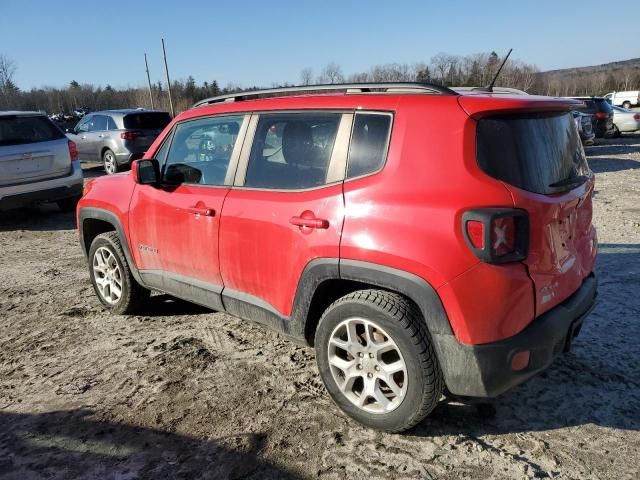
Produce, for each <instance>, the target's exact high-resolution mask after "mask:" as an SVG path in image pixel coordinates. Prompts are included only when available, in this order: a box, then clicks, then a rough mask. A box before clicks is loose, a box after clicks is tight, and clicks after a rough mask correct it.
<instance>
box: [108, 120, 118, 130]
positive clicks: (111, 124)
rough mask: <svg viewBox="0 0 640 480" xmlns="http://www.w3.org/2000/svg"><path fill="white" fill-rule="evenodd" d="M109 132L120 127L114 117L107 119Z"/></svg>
mask: <svg viewBox="0 0 640 480" xmlns="http://www.w3.org/2000/svg"><path fill="white" fill-rule="evenodd" d="M107 130H118V126H117V125H116V122H115V120H114V119H113V117H107Z"/></svg>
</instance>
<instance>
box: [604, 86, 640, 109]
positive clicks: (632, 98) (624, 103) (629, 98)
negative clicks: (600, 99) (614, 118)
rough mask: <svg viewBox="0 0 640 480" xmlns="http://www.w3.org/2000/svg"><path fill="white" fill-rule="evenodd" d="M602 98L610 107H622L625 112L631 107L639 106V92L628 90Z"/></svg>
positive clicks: (608, 94)
mask: <svg viewBox="0 0 640 480" xmlns="http://www.w3.org/2000/svg"><path fill="white" fill-rule="evenodd" d="M604 98H605V99H606V100H607V102H609V103H610V104H611V105H615V106H617V107H624V108H626V109H627V110H628V109H629V108H631V107H637V106H640V90H629V91H626V92H611V93H607V94H606V95H605V96H604Z"/></svg>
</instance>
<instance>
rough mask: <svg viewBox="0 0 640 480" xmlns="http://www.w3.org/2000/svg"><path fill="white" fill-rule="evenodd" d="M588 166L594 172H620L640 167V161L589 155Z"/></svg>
mask: <svg viewBox="0 0 640 480" xmlns="http://www.w3.org/2000/svg"><path fill="white" fill-rule="evenodd" d="M588 161H589V166H590V167H591V170H593V171H594V172H595V173H606V172H620V171H623V170H635V169H637V168H640V161H638V160H627V159H623V158H609V157H589V159H588Z"/></svg>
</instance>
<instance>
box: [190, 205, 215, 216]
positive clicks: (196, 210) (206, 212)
mask: <svg viewBox="0 0 640 480" xmlns="http://www.w3.org/2000/svg"><path fill="white" fill-rule="evenodd" d="M185 210H186V211H187V212H189V213H193V214H194V215H202V216H204V217H215V216H216V211H215V210H214V209H213V208H204V207H187V208H185Z"/></svg>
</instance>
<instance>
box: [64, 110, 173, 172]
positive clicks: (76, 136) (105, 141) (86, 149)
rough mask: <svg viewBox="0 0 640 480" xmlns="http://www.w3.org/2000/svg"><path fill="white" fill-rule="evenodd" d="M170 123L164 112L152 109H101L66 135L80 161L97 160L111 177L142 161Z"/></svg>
mask: <svg viewBox="0 0 640 480" xmlns="http://www.w3.org/2000/svg"><path fill="white" fill-rule="evenodd" d="M170 121H171V116H170V115H169V114H168V113H167V112H159V111H156V110H145V109H141V108H138V109H123V110H104V111H102V112H94V113H90V114H88V115H86V116H85V117H83V118H82V120H80V121H79V122H78V124H77V125H76V126H75V127H74V128H73V129H72V130H67V135H68V136H69V138H70V139H71V140H73V141H74V142H76V144H77V145H78V154H79V156H80V160H82V161H101V162H102V163H103V164H104V169H105V171H106V172H107V173H109V174H112V173H117V172H118V171H120V170H122V169H124V168H126V167H128V166H129V165H130V164H131V162H132V161H133V160H137V159H139V158H142V156H143V155H144V152H145V151H146V150H147V148H149V147H150V146H151V144H152V143H153V141H154V140H155V139H156V137H157V136H158V134H159V133H160V132H161V131H162V130H163V129H164V127H166V126H167V125H168V124H169V122H170Z"/></svg>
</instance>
